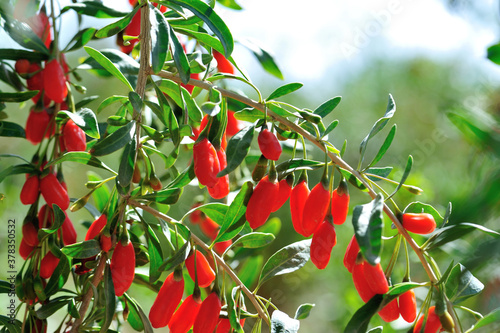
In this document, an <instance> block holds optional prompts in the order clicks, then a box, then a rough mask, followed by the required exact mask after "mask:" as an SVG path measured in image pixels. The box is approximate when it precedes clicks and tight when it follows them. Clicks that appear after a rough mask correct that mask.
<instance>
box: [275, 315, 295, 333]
mask: <svg viewBox="0 0 500 333" xmlns="http://www.w3.org/2000/svg"><path fill="white" fill-rule="evenodd" d="M299 328H300V322H299V321H298V320H297V319H292V318H290V317H288V315H287V314H286V313H284V312H281V311H280V310H274V312H273V314H272V316H271V333H297V332H298V331H299Z"/></svg>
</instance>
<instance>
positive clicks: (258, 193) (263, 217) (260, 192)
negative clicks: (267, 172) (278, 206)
mask: <svg viewBox="0 0 500 333" xmlns="http://www.w3.org/2000/svg"><path fill="white" fill-rule="evenodd" d="M278 192H279V188H278V183H277V182H276V181H274V182H272V181H270V180H269V177H268V176H265V177H264V178H262V179H261V180H260V181H259V183H258V184H257V186H255V188H254V190H253V193H252V196H251V197H250V200H248V204H247V210H246V213H245V216H246V219H247V221H248V223H249V224H250V227H251V228H252V229H256V228H258V227H260V226H261V225H263V224H264V223H266V221H267V219H268V218H269V215H271V210H272V208H273V206H274V202H275V200H276V197H277V195H278Z"/></svg>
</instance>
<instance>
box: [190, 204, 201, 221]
mask: <svg viewBox="0 0 500 333" xmlns="http://www.w3.org/2000/svg"><path fill="white" fill-rule="evenodd" d="M199 206H201V203H196V204H194V205H193V207H191V209H194V208H196V207H199ZM204 218H205V215H204V214H203V212H202V211H201V210H199V209H197V210H195V211H193V212H192V213H191V214H189V221H191V223H192V224H198V223H201V222H202V221H203V219H204Z"/></svg>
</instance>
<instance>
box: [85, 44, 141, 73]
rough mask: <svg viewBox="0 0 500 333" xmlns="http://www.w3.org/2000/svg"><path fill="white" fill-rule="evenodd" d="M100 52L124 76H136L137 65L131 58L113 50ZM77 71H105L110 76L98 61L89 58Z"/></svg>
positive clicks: (137, 71)
mask: <svg viewBox="0 0 500 333" xmlns="http://www.w3.org/2000/svg"><path fill="white" fill-rule="evenodd" d="M100 52H101V53H102V54H103V55H104V56H105V57H106V58H108V59H109V60H111V62H112V63H113V64H114V65H115V66H116V68H118V69H119V71H120V72H122V73H123V74H124V75H128V76H129V77H130V76H137V74H138V73H139V63H138V62H137V61H135V60H134V59H133V58H132V57H130V56H128V55H126V54H125V53H123V52H120V51H119V50H115V49H102V50H100ZM77 68H78V69H86V70H87V69H95V70H97V71H98V72H99V71H101V72H102V71H105V73H108V74H109V75H112V73H111V72H109V71H108V70H107V69H106V68H105V67H103V66H102V65H101V64H100V63H99V62H98V61H96V60H95V59H94V58H92V57H89V58H87V59H85V61H84V62H83V63H82V64H81V65H79V66H78V67H77Z"/></svg>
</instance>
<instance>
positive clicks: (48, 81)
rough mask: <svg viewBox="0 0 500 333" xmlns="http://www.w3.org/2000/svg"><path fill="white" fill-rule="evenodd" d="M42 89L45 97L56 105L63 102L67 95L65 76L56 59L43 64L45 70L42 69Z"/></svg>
mask: <svg viewBox="0 0 500 333" xmlns="http://www.w3.org/2000/svg"><path fill="white" fill-rule="evenodd" d="M43 88H44V90H45V94H46V95H47V97H48V98H50V99H51V100H53V101H54V102H56V103H62V102H64V100H65V99H66V96H67V95H68V87H67V86H66V76H65V74H64V70H63V68H62V66H61V64H60V63H59V61H57V59H52V60H50V61H49V62H47V63H45V68H44V69H43Z"/></svg>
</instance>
